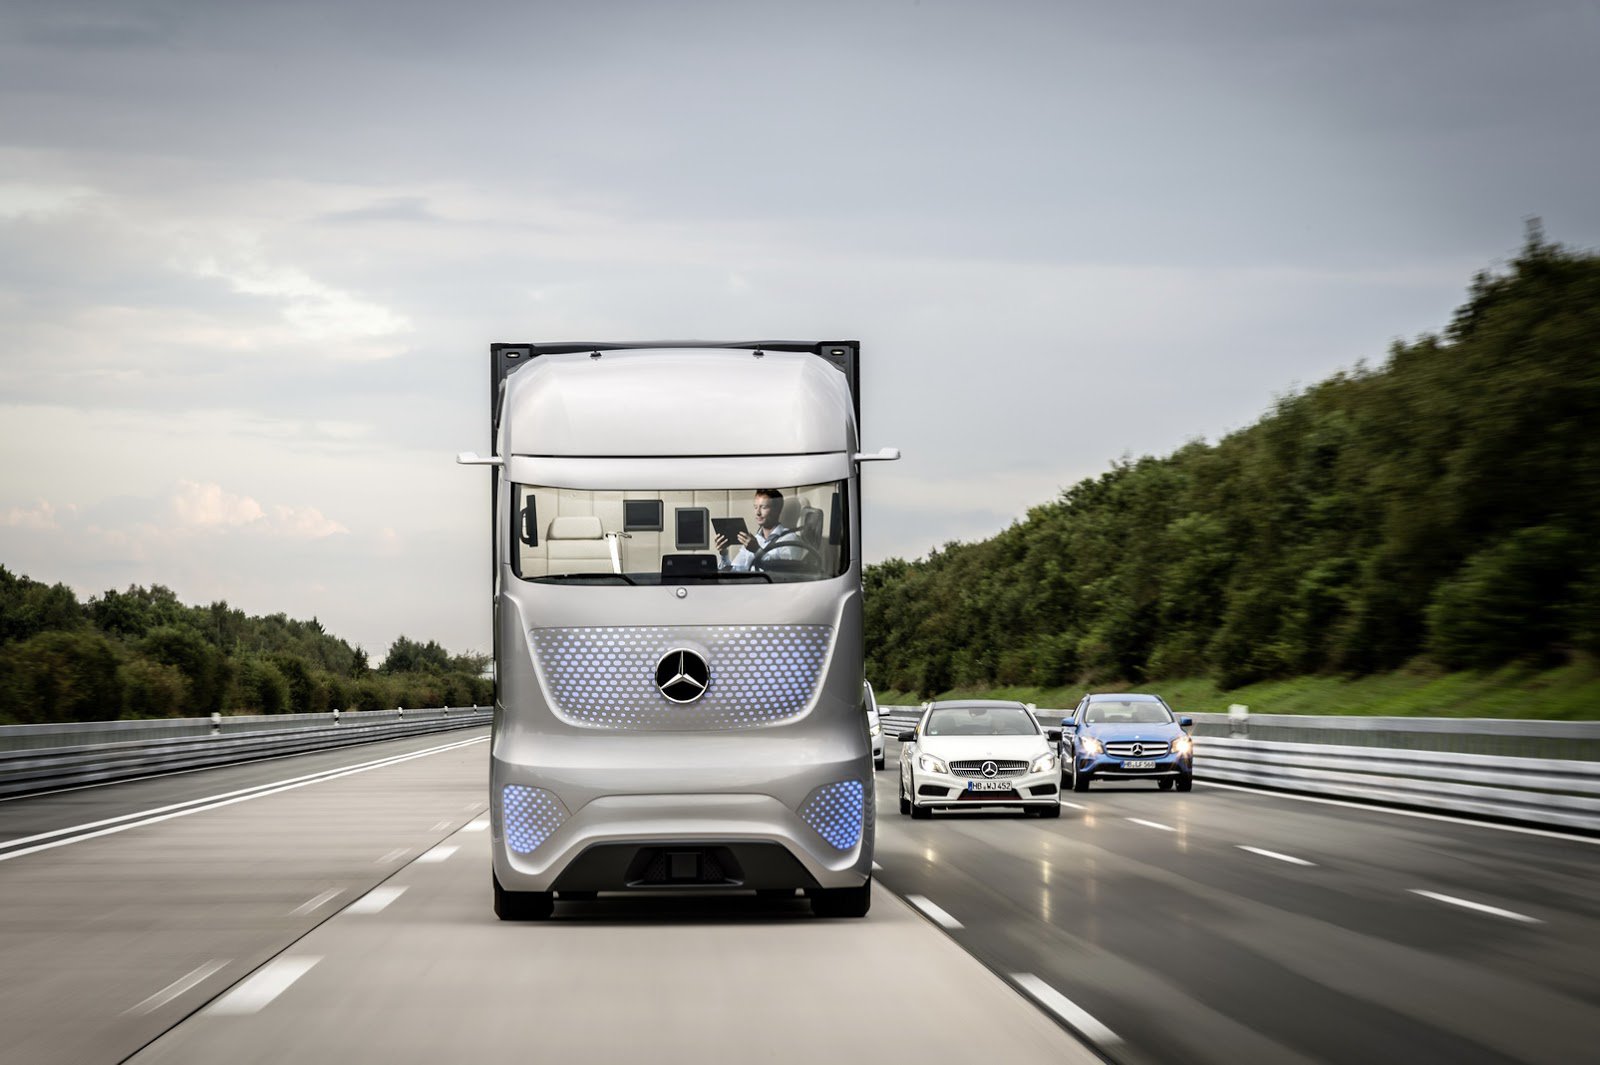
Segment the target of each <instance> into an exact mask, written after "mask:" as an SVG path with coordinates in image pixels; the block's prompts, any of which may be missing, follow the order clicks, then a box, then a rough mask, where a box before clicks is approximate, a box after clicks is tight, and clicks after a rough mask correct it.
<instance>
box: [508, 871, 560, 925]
mask: <svg viewBox="0 0 1600 1065" xmlns="http://www.w3.org/2000/svg"><path fill="white" fill-rule="evenodd" d="M555 908H556V896H555V892H553V891H507V890H506V889H505V888H503V887H501V886H500V878H499V877H495V878H494V915H495V916H496V917H498V918H500V919H501V920H502V921H544V920H547V919H549V917H550V915H551V914H552V913H554V912H555Z"/></svg>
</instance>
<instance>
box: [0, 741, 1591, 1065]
mask: <svg viewBox="0 0 1600 1065" xmlns="http://www.w3.org/2000/svg"><path fill="white" fill-rule="evenodd" d="M486 733H487V730H486V729H475V730H466V731H463V732H458V733H450V734H447V735H444V736H429V737H415V738H411V739H407V740H398V741H391V742H387V743H382V744H373V745H368V746H365V747H361V748H354V749H347V750H344V751H338V752H329V753H327V754H323V755H316V756H308V757H303V758H294V759H279V760H274V761H271V762H262V763H256V764H253V765H249V766H241V767H233V768H229V769H221V770H207V771H204V772H199V773H190V774H184V775H182V776H178V777H166V778H155V779H151V780H146V781H139V782H134V783H130V784H123V785H116V786H110V787H102V788H91V789H82V790H79V791H74V792H65V793H61V794H57V795H51V796H41V797H36V798H31V799H25V800H13V801H11V802H5V803H0V1032H4V1033H5V1039H4V1044H3V1045H4V1050H0V1058H3V1060H4V1061H6V1062H7V1063H8V1065H9V1063H12V1062H16V1063H28V1065H32V1063H40V1065H58V1063H61V1065H66V1063H72V1065H99V1063H102V1062H104V1063H114V1062H122V1061H133V1062H138V1063H140V1065H146V1063H152V1062H162V1063H169V1062H215V1061H230V1062H281V1061H291V1060H292V1061H298V1062H301V1063H316V1062H321V1061H338V1062H341V1063H344V1062H385V1063H393V1062H409V1061H423V1060H428V1061H432V1060H440V1059H448V1060H463V1061H474V1062H480V1061H481V1062H498V1061H506V1062H510V1061H517V1062H527V1061H530V1060H531V1061H583V1062H588V1061H598V1062H605V1061H618V1062H621V1061H628V1062H634V1061H637V1060H639V1059H640V1057H641V1055H647V1056H648V1057H649V1059H650V1060H653V1061H666V1062H678V1061H682V1062H689V1061H694V1062H697V1063H699V1062H704V1061H707V1060H713V1061H715V1060H744V1059H747V1058H754V1057H759V1058H761V1059H764V1060H766V1061H770V1062H808V1063H809V1062H817V1061H844V1062H850V1061H865V1060H869V1059H870V1060H874V1061H902V1060H909V1059H910V1058H911V1057H912V1056H913V1055H919V1056H922V1057H925V1058H927V1059H928V1060H933V1061H963V1062H970V1061H972V1060H975V1059H977V1060H983V1061H993V1062H1004V1063H1005V1065H1020V1063H1024V1062H1033V1061H1038V1062H1046V1061H1049V1062H1062V1061H1068V1062H1070V1061H1091V1060H1095V1059H1096V1057H1103V1058H1105V1059H1109V1060H1112V1061H1119V1062H1126V1063H1138V1062H1169V1061H1173V1062H1176V1061H1183V1062H1190V1061H1194V1062H1294V1061H1330V1062H1361V1063H1363V1065H1370V1063H1373V1062H1384V1061H1396V1062H1399V1061H1405V1062H1427V1061H1438V1062H1452V1063H1457V1062H1498V1061H1526V1062H1571V1061H1576V1060H1585V1059H1589V1058H1591V1057H1592V1053H1593V1046H1594V1043H1595V1040H1596V1038H1597V1036H1600V979H1597V976H1600V949H1597V948H1600V921H1597V917H1600V900H1597V898H1596V894H1595V891H1594V883H1595V882H1596V874H1597V873H1600V841H1596V840H1592V839H1582V838H1573V837H1564V836H1559V835H1555V834H1540V833H1534V832H1525V831H1510V830H1505V829H1500V828H1495V827H1491V826H1485V825H1478V824H1466V823H1462V822H1457V821H1450V820H1442V819H1432V818H1424V817H1415V816H1407V815H1404V814H1401V813H1398V812H1389V811H1382V810H1374V809H1367V808H1356V807H1351V806H1347V805H1339V804H1331V803H1321V802H1311V801H1303V800H1296V799H1293V798H1289V797H1285V796H1277V795H1271V794H1265V793H1259V792H1251V791H1245V790H1239V789H1233V788H1226V787H1222V786H1217V785H1212V786H1207V785H1205V784H1204V783H1203V780H1202V781H1201V782H1198V783H1197V784H1196V787H1195V790H1194V791H1193V792H1191V793H1189V794H1187V795H1179V794H1176V793H1172V792H1158V791H1156V790H1155V789H1154V788H1153V787H1149V786H1140V785H1125V786H1121V787H1115V786H1106V787H1104V788H1103V790H1102V786H1098V785H1097V786H1096V788H1095V789H1094V790H1092V791H1090V792H1089V793H1087V794H1069V795H1068V796H1066V803H1064V806H1065V808H1064V809H1063V810H1062V817H1061V819H1060V820H1056V821H1044V820H1038V819H1033V818H1022V817H1019V816H1013V815H1010V814H1003V813H1002V814H995V813H989V812H983V811H961V812H960V813H957V814H952V815H940V816H937V817H936V818H935V819H934V820H932V821H926V822H924V821H919V822H912V820H911V819H910V818H908V817H903V816H901V815H899V814H897V813H896V812H895V805H894V801H893V800H894V795H895V790H894V770H893V766H894V758H895V757H896V755H897V751H896V749H895V744H893V743H892V742H891V744H890V751H889V755H890V766H891V768H890V769H889V770H887V771H884V772H881V773H879V774H878V790H879V799H880V801H879V832H878V862H879V865H880V866H881V869H880V872H879V873H878V878H879V887H878V890H877V891H876V894H875V896H874V902H873V909H872V913H871V914H870V915H869V916H868V917H867V918H866V919H865V920H863V921H848V920H837V921H818V920H816V919H814V918H812V917H811V916H810V915H809V912H808V908H807V907H806V904H805V903H804V901H803V900H801V899H798V898H796V899H794V900H792V901H776V902H770V901H758V900H756V899H754V898H742V897H735V898H723V899H709V898H705V899H685V898H661V897H654V898H632V899H615V900H614V899H611V898H609V897H603V898H602V899H600V900H599V901H595V902H571V903H566V902H563V903H560V904H558V906H557V910H556V917H555V919H554V920H553V921H551V922H548V923H536V924H526V925H508V924H502V923H500V922H498V921H496V920H495V919H494V917H493V914H492V912H491V910H490V905H489V902H490V900H489V889H488V888H489V885H488V881H489V875H488V833H487V832H486V831H484V828H485V826H486V824H487V819H486V817H485V816H484V813H485V809H486V796H485V778H486V762H487V754H486V746H487V743H486V740H487V736H486Z"/></svg>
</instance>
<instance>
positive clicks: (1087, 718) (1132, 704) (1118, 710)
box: [1083, 699, 1172, 725]
mask: <svg viewBox="0 0 1600 1065" xmlns="http://www.w3.org/2000/svg"><path fill="white" fill-rule="evenodd" d="M1171 720H1172V712H1171V711H1170V710H1168V709H1167V708H1166V707H1165V706H1164V705H1162V704H1161V703H1157V702H1152V701H1151V700H1149V699H1126V700H1121V699H1103V700H1102V699H1096V700H1094V701H1093V702H1091V703H1090V704H1089V707H1088V709H1086V710H1084V712H1083V723H1084V724H1086V725H1110V724H1118V723H1122V724H1129V725H1164V724H1167V723H1169V722H1171Z"/></svg>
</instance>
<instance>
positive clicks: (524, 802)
mask: <svg viewBox="0 0 1600 1065" xmlns="http://www.w3.org/2000/svg"><path fill="white" fill-rule="evenodd" d="M501 801H502V802H503V803H504V807H503V811H502V812H503V813H504V815H505V826H506V846H507V847H510V848H511V849H512V850H513V851H515V852H516V853H518V854H532V853H533V852H534V851H535V850H536V849H538V846H539V844H541V843H543V842H544V841H545V840H547V839H549V838H550V833H552V832H554V831H555V830H556V829H558V828H560V827H561V822H563V821H565V820H566V819H567V808H566V807H565V806H562V805H561V800H560V799H558V798H556V797H555V796H554V795H552V794H550V793H549V792H548V791H545V790H544V789H543V788H525V787H522V786H521V785H519V784H507V785H506V787H505V789H504V791H503V792H502V800H501Z"/></svg>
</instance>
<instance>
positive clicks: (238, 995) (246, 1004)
mask: <svg viewBox="0 0 1600 1065" xmlns="http://www.w3.org/2000/svg"><path fill="white" fill-rule="evenodd" d="M321 960H322V958H321V957H320V956H314V955H310V954H306V955H300V956H290V957H282V958H275V959H273V960H272V961H269V962H267V964H266V965H264V966H262V967H261V968H260V969H258V970H256V972H255V975H253V976H251V977H250V978H249V979H247V980H246V981H245V982H244V983H242V984H240V985H239V986H238V987H236V988H234V989H233V990H232V991H229V992H228V993H227V994H226V995H224V996H223V997H222V998H220V999H218V1000H217V1001H216V1002H215V1003H214V1004H213V1005H212V1007H211V1008H210V1009H209V1010H207V1011H206V1012H207V1013H215V1014H218V1015H222V1016H239V1015H241V1014H245V1013H258V1012H260V1010H261V1009H262V1007H264V1006H266V1005H267V1004H268V1003H270V1002H271V1001H272V1000H273V999H275V998H277V997H278V996H279V995H281V994H283V993H284V992H285V991H287V990H288V989H289V985H290V984H292V983H294V982H295V981H296V980H298V979H300V978H301V977H302V976H304V975H305V974H306V973H308V972H310V971H311V967H312V966H313V965H315V964H317V962H319V961H321Z"/></svg>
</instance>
